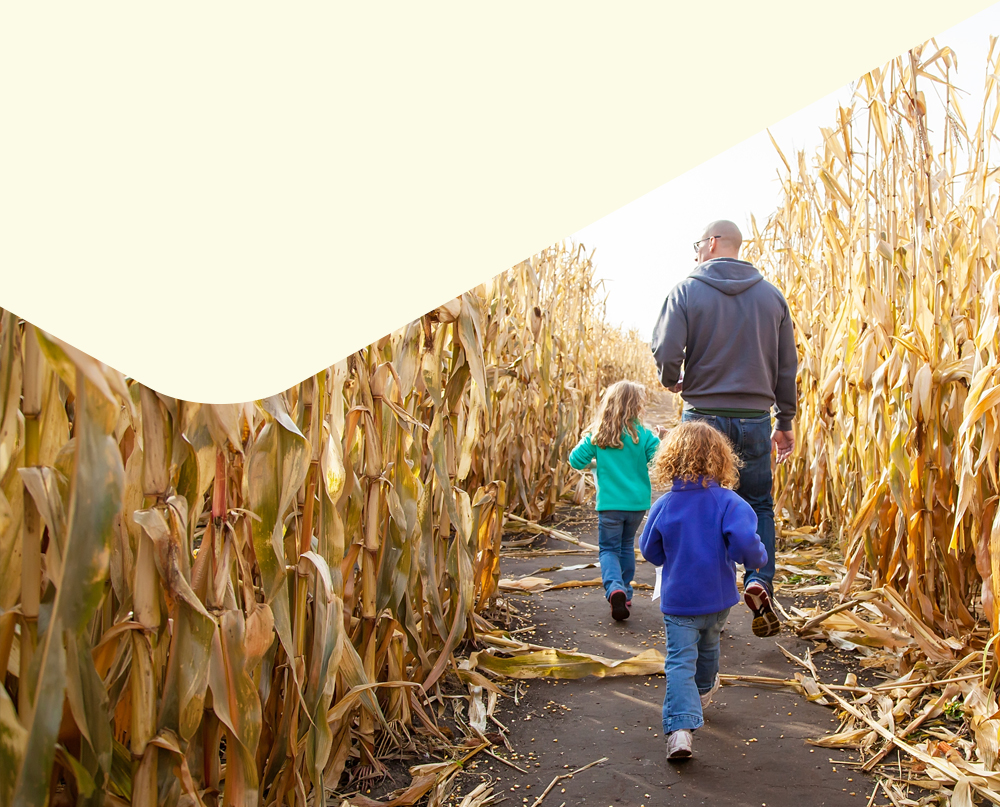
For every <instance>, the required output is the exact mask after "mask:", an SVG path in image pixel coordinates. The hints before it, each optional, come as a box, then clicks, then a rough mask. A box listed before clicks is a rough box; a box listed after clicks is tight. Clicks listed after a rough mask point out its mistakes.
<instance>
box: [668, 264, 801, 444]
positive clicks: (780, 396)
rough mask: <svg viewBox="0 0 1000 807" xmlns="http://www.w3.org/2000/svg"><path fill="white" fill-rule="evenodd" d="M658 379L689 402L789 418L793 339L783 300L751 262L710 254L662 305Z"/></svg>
mask: <svg viewBox="0 0 1000 807" xmlns="http://www.w3.org/2000/svg"><path fill="white" fill-rule="evenodd" d="M651 347H652V349H653V356H654V357H655V358H656V366H657V369H658V370H659V373H660V382H661V383H662V384H663V385H664V386H665V387H672V386H673V385H674V384H676V383H677V380H678V378H679V377H680V372H681V364H682V363H683V365H684V387H683V389H682V391H681V397H682V398H683V399H684V401H685V402H686V403H687V404H688V405H690V406H693V407H695V408H703V409H757V410H762V411H770V410H771V407H772V406H776V408H777V412H776V420H777V423H776V427H777V428H778V429H779V430H780V431H789V430H790V429H791V428H792V419H793V418H794V417H795V370H796V352H795V337H794V334H793V333H792V317H791V314H790V313H789V310H788V303H787V302H786V301H785V298H784V296H783V295H782V293H781V292H780V291H778V289H776V288H775V287H774V286H772V285H771V284H770V283H768V282H767V281H766V280H764V278H763V277H762V276H761V274H760V272H758V271H757V270H756V269H755V268H754V266H753V264H751V263H748V262H747V261H741V260H737V259H735V258H715V259H713V260H710V261H705V262H704V263H702V264H701V265H699V266H698V267H697V268H696V269H695V270H694V272H692V273H691V274H690V275H689V276H688V277H687V278H685V279H684V280H682V281H681V282H680V283H679V284H677V286H676V287H675V288H674V289H673V290H672V291H671V292H670V294H669V295H668V296H667V299H666V301H665V302H664V303H663V310H662V311H661V312H660V316H659V319H657V321H656V326H655V327H654V328H653V340H652V345H651Z"/></svg>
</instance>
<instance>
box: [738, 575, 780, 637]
mask: <svg viewBox="0 0 1000 807" xmlns="http://www.w3.org/2000/svg"><path fill="white" fill-rule="evenodd" d="M743 602H745V603H746V604H747V608H749V609H750V610H751V611H752V612H753V625H752V630H753V635H754V636H760V637H762V638H766V637H768V636H774V635H776V634H777V633H778V632H779V631H780V630H781V623H780V622H779V621H778V616H777V614H775V613H774V608H772V607H771V595H770V594H768V593H767V588H765V586H764V584H763V583H758V582H757V581H756V580H754V581H753V582H751V583H749V584H748V585H747V587H746V588H745V589H743Z"/></svg>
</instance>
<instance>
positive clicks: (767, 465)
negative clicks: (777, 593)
mask: <svg viewBox="0 0 1000 807" xmlns="http://www.w3.org/2000/svg"><path fill="white" fill-rule="evenodd" d="M737 423H738V428H739V431H740V442H739V453H740V457H741V459H742V460H743V467H742V468H741V469H740V484H739V487H737V488H736V492H737V493H738V494H739V495H740V496H741V497H743V499H744V500H745V501H746V503H747V504H749V505H750V506H751V507H752V508H753V511H754V513H756V514H757V535H759V536H760V541H761V543H762V544H764V549H765V551H766V552H767V563H766V564H765V565H764V566H763V567H762V568H761V569H759V570H757V571H751V570H747V572H746V574H745V575H744V577H743V585H744V586H745V585H746V584H747V583H749V582H750V581H751V580H757V581H759V582H761V583H763V584H764V586H765V588H767V590H768V593H770V594H773V593H774V551H775V546H774V544H775V541H774V499H773V498H772V496H771V489H772V485H773V480H772V477H771V418H770V416H768V417H766V418H742V419H740V420H738V421H737Z"/></svg>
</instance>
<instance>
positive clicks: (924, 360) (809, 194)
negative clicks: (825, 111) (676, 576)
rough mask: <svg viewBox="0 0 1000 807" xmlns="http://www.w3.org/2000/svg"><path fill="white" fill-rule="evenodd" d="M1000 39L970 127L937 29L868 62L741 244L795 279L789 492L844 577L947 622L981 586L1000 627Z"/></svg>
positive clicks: (793, 508) (954, 623)
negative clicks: (836, 548)
mask: <svg viewBox="0 0 1000 807" xmlns="http://www.w3.org/2000/svg"><path fill="white" fill-rule="evenodd" d="M992 45H993V46H994V47H992V49H991V53H990V57H989V65H988V70H987V78H986V87H985V96H984V98H985V100H984V105H983V108H982V111H981V114H980V120H979V123H978V124H976V126H975V127H974V128H970V127H968V126H967V124H966V122H965V118H964V116H963V113H962V110H961V108H960V105H959V100H958V93H957V92H956V91H955V87H954V86H953V84H952V80H951V70H952V69H953V67H954V65H955V55H954V53H953V52H952V51H951V50H950V49H948V48H938V47H937V46H936V44H935V43H934V42H933V40H932V41H931V43H929V46H924V47H920V48H915V49H914V50H912V51H910V52H909V53H908V54H906V55H904V56H902V57H900V58H898V59H895V60H894V61H892V62H891V63H889V64H887V65H885V66H884V67H882V68H880V69H878V70H874V71H872V72H870V73H868V74H866V75H865V76H863V77H862V79H861V80H860V82H859V84H858V87H857V90H856V92H855V97H854V100H853V102H852V104H851V105H850V106H848V107H846V108H842V109H841V110H840V112H839V115H838V120H837V122H836V125H834V126H833V127H831V128H829V129H824V130H823V134H824V144H823V146H822V147H821V149H820V150H819V151H818V153H817V154H816V155H815V157H814V158H813V159H812V160H811V161H807V159H806V157H805V154H804V153H799V154H798V155H796V156H797V159H796V160H795V163H794V166H793V165H792V164H791V163H789V162H788V161H787V160H786V158H785V156H784V155H782V160H784V161H785V166H786V168H787V173H785V175H784V178H783V187H784V201H783V203H782V205H781V207H780V209H779V210H778V211H777V212H776V213H775V214H774V215H773V216H772V217H771V218H770V220H769V221H768V222H767V223H766V225H765V226H764V227H762V228H760V229H758V228H757V226H756V224H755V223H754V225H753V229H754V232H753V239H752V241H751V242H750V244H749V250H748V254H747V257H748V259H749V260H752V261H755V262H758V263H759V264H761V265H763V266H764V267H766V269H767V272H768V274H769V276H770V277H771V279H773V280H774V282H776V283H777V285H779V286H780V287H781V288H782V289H783V291H784V292H785V295H786V297H787V298H788V300H789V304H790V306H791V309H792V316H793V318H794V322H795V329H796V337H797V339H796V341H797V343H798V346H799V351H800V355H799V364H800V371H799V379H798V383H799V393H800V416H799V417H798V419H797V422H796V430H797V442H798V445H799V449H798V451H797V452H796V455H795V457H794V458H793V459H792V460H791V461H790V462H789V463H788V464H787V466H785V467H784V469H783V470H782V471H781V472H780V473H779V476H778V488H779V491H778V509H779V510H784V511H785V513H786V515H787V517H788V518H790V519H791V520H792V521H799V522H808V523H814V524H819V523H821V522H825V523H826V524H828V525H829V526H830V527H831V528H832V529H833V530H834V531H835V532H836V534H837V535H839V537H840V541H841V543H842V548H843V551H844V553H845V556H846V558H847V564H848V567H849V573H848V574H847V576H846V578H845V580H844V584H843V587H842V592H843V593H846V592H847V591H848V590H849V589H850V587H851V586H852V584H853V583H854V581H855V580H856V576H857V574H858V572H859V570H861V569H862V568H865V569H867V570H868V571H869V572H870V573H871V574H872V585H873V586H881V585H886V586H891V587H894V588H895V589H897V590H899V591H900V592H902V593H903V595H904V597H905V599H906V602H907V605H908V606H909V607H911V608H912V609H913V610H914V611H915V612H916V613H918V614H919V615H920V616H921V618H922V619H923V620H924V621H925V622H926V623H927V624H929V625H932V626H934V628H935V629H937V630H938V631H939V632H940V633H941V634H942V635H944V636H962V635H967V634H968V633H969V632H970V631H971V628H972V627H973V625H974V624H975V622H976V619H977V611H978V609H977V607H976V604H975V602H974V600H975V599H977V598H978V599H979V600H980V601H981V604H982V608H983V611H984V612H985V616H986V617H987V618H988V619H989V621H990V622H991V624H992V626H993V630H994V631H996V630H997V629H998V628H1000V611H998V604H1000V514H998V508H997V500H998V491H1000V487H998V480H997V467H998V456H1000V455H998V448H1000V361H998V354H1000V342H998V327H997V323H998V298H1000V291H998V284H1000V272H998V264H997V215H998V204H1000V197H998V194H997V185H996V168H995V167H994V166H992V164H991V162H990V144H991V142H992V140H993V138H994V134H993V133H994V131H995V128H996V123H997V119H998V115H1000V104H998V97H997V92H998V84H997V74H996V71H997V61H996V59H997V56H996V50H997V49H996V47H995V45H996V43H995V41H994V42H992ZM931 87H934V92H937V94H938V95H939V97H940V98H941V103H942V104H943V106H944V112H945V116H944V120H945V126H944V130H943V132H941V133H940V138H939V142H938V143H936V144H935V143H933V142H932V138H931V134H930V132H929V131H928V125H927V103H926V99H925V95H924V90H927V91H928V92H930V91H931V89H930V88H931ZM779 153H780V150H779Z"/></svg>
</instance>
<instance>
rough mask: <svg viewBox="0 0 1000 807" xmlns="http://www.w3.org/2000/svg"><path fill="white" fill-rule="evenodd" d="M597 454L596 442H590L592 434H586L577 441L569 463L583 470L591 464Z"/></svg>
mask: <svg viewBox="0 0 1000 807" xmlns="http://www.w3.org/2000/svg"><path fill="white" fill-rule="evenodd" d="M595 456H596V452H595V451H594V444H593V443H591V442H590V435H589V434H585V435H584V436H583V439H582V440H581V441H580V442H579V443H577V445H576V448H574V449H573V450H572V451H571V452H570V455H569V464H570V465H572V466H573V467H574V468H576V469H577V470H578V471H582V470H583V469H584V468H586V467H587V466H588V465H590V461H591V460H592V459H594V457H595Z"/></svg>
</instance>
